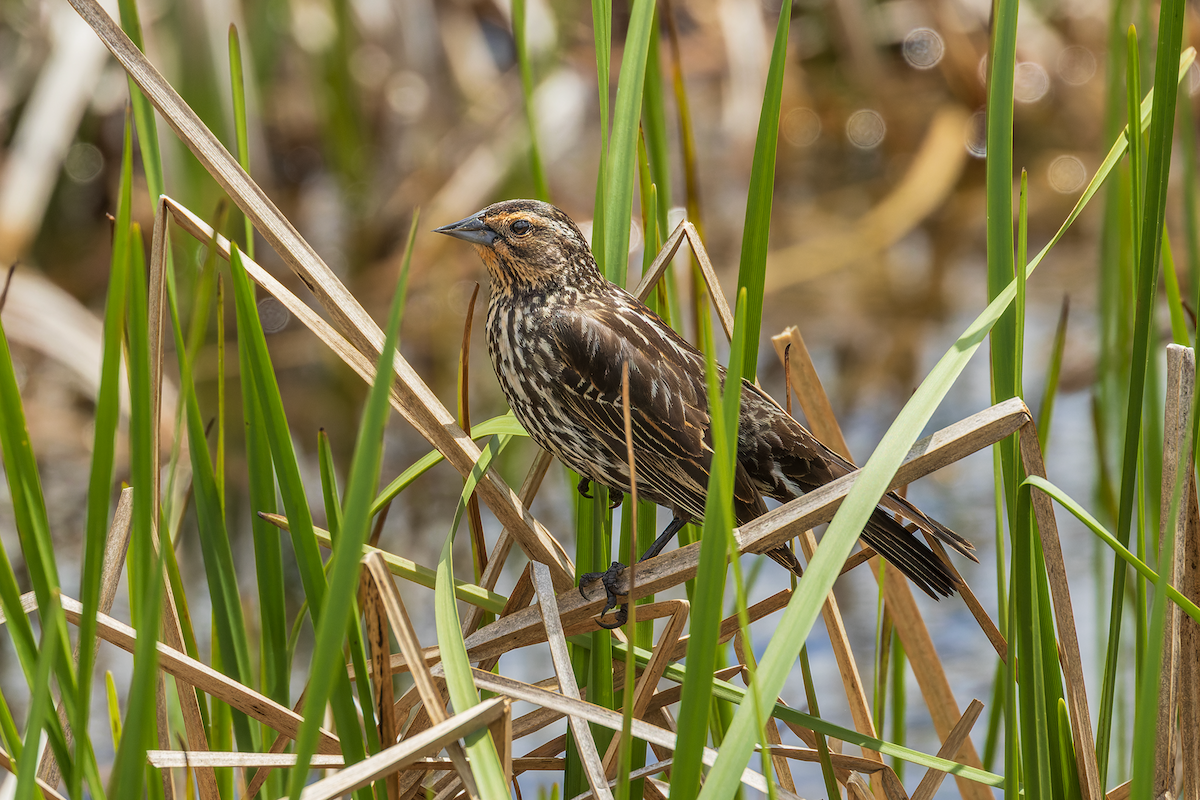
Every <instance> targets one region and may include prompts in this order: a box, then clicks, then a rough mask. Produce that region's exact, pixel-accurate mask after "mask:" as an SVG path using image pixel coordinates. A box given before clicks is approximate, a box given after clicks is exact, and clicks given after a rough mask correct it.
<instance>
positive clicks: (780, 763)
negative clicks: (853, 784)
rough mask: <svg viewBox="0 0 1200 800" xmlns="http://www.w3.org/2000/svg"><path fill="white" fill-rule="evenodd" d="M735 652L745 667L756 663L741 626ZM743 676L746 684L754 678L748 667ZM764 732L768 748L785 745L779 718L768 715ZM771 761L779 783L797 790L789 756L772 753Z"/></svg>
mask: <svg viewBox="0 0 1200 800" xmlns="http://www.w3.org/2000/svg"><path fill="white" fill-rule="evenodd" d="M733 652H734V654H735V655H736V656H737V660H738V661H739V662H740V663H741V664H742V665H743V667H744V666H745V665H746V664H751V663H754V662H753V660H752V659H753V657H754V656H753V653H747V652H746V639H745V637H744V636H742V630H741V629H740V628H739V629H738V632H737V633H736V634H734V637H733ZM741 677H742V683H743V684H745V685H746V686H749V685H750V683H751V681H752V680H753V677H752V675H751V673H750V670H749V669H748V668H743V669H742V671H741ZM763 732H764V734H765V735H766V737H767V747H768V748H772V747H782V746H783V738H782V737H781V736H780V735H779V720H777V719H774V718H771V717H768V718H767V720H766V722H765V723H764V724H763ZM771 762H772V764H773V765H774V766H773V767H772V769H773V770H774V771H775V776H776V780H777V781H778V782H779V785H780V786H781V787H782V788H784V789H786V790H788V791H789V792H794V791H796V781H795V779H794V778H793V777H792V768H791V765H790V764H788V760H787V757H786V756H781V755H778V754H775V753H772V755H771Z"/></svg>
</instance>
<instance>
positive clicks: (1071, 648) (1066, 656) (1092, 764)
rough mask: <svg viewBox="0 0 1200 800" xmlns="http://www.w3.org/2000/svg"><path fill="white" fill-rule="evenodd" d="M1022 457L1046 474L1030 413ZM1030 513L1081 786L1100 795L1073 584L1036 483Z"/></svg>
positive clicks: (1087, 794) (1086, 797) (1029, 470)
mask: <svg viewBox="0 0 1200 800" xmlns="http://www.w3.org/2000/svg"><path fill="white" fill-rule="evenodd" d="M1018 441H1019V443H1020V447H1021V460H1022V462H1023V465H1024V467H1025V474H1026V475H1037V476H1039V477H1041V478H1045V477H1046V463H1045V461H1043V459H1042V447H1041V445H1040V444H1039V443H1038V436H1037V423H1036V422H1034V421H1033V420H1032V419H1030V420H1029V422H1027V423H1025V424H1024V425H1022V426H1021V431H1020V436H1019V438H1018ZM1029 496H1030V500H1031V501H1032V504H1033V513H1034V517H1035V518H1036V520H1037V527H1038V533H1039V534H1040V536H1041V540H1042V555H1043V556H1044V558H1045V565H1046V580H1047V581H1048V583H1049V584H1050V600H1051V602H1052V603H1053V604H1054V621H1055V623H1056V625H1057V628H1058V660H1059V663H1060V665H1061V666H1062V671H1063V689H1064V690H1065V692H1066V695H1067V697H1066V701H1067V710H1068V711H1069V712H1070V717H1071V736H1072V739H1073V740H1074V744H1075V763H1076V765H1077V766H1078V768H1079V789H1080V792H1081V794H1082V798H1083V800H1099V798H1101V797H1103V796H1104V789H1103V788H1102V784H1101V782H1100V768H1099V766H1098V765H1097V763H1096V745H1095V742H1094V740H1093V738H1092V720H1091V716H1090V714H1089V712H1088V703H1087V684H1086V683H1085V682H1084V679H1083V660H1082V658H1081V657H1080V655H1079V637H1078V636H1077V635H1076V633H1075V612H1074V610H1073V608H1072V607H1071V588H1070V585H1069V584H1068V582H1067V567H1066V564H1065V562H1064V561H1063V552H1062V542H1061V541H1060V540H1059V538H1058V523H1057V522H1056V521H1055V519H1054V504H1053V503H1052V502H1051V500H1050V496H1049V495H1048V494H1046V493H1045V492H1043V491H1042V490H1040V489H1036V488H1035V489H1032V490H1031V491H1030V494H1029Z"/></svg>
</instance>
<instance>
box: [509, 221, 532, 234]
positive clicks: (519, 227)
mask: <svg viewBox="0 0 1200 800" xmlns="http://www.w3.org/2000/svg"><path fill="white" fill-rule="evenodd" d="M531 230H533V226H532V225H530V224H529V220H527V219H519V220H517V221H516V222H514V223H513V224H512V232H513V233H515V234H516V235H517V236H524V235H525V234H527V233H529V232H530V231H531Z"/></svg>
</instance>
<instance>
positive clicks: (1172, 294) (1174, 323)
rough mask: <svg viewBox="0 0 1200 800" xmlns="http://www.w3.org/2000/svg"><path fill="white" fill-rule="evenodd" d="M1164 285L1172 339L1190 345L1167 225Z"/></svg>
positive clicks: (1164, 243)
mask: <svg viewBox="0 0 1200 800" xmlns="http://www.w3.org/2000/svg"><path fill="white" fill-rule="evenodd" d="M1162 265H1163V279H1164V280H1163V286H1164V287H1165V288H1166V290H1167V310H1168V311H1169V312H1170V314H1171V340H1172V341H1174V342H1175V343H1176V344H1181V345H1183V346H1184V347H1190V346H1191V343H1192V338H1191V337H1190V336H1188V327H1187V311H1186V310H1184V307H1183V295H1182V293H1181V292H1180V290H1179V275H1178V273H1176V271H1175V255H1174V254H1173V253H1172V252H1171V236H1170V234H1169V232H1168V231H1167V228H1166V226H1165V225H1164V226H1163V241H1162Z"/></svg>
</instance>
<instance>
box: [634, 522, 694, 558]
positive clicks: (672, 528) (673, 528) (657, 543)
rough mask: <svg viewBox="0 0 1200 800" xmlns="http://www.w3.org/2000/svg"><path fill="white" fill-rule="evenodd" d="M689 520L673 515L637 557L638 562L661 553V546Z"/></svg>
mask: <svg viewBox="0 0 1200 800" xmlns="http://www.w3.org/2000/svg"><path fill="white" fill-rule="evenodd" d="M690 521H691V520H690V518H688V517H680V516H675V517H673V518H672V519H671V524H670V525H668V526H667V527H666V529H665V530H664V531H663V532H662V533H661V534H659V537H658V538H657V539H655V540H654V544H652V545H650V549H649V550H647V551H646V552H645V553H642V557H641V558H639V559H638V563H641V562H642V561H645V560H646V559H647V558H654V557H655V556H656V555H658V554H659V553H661V552H662V550H663V548H664V547H666V546H667V543H668V542H670V541H671V540H672V539H674V538H675V534H677V533H679V531H681V530H682V529H683V526H684V525H687V524H688V522H690Z"/></svg>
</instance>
